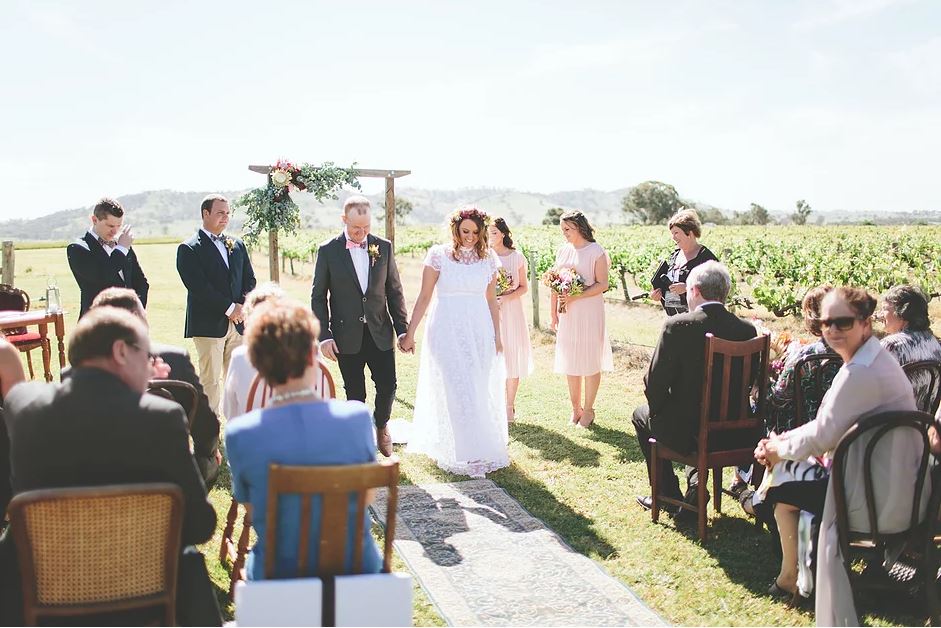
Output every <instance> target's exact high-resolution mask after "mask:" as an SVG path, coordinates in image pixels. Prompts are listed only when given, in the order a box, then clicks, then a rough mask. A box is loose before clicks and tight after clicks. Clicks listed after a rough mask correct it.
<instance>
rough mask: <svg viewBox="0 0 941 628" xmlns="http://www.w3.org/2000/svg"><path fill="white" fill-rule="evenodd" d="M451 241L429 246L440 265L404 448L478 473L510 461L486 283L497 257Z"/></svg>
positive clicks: (502, 374)
mask: <svg viewBox="0 0 941 628" xmlns="http://www.w3.org/2000/svg"><path fill="white" fill-rule="evenodd" d="M452 250H453V249H452V247H451V246H450V245H438V246H435V247H432V248H431V250H430V251H428V256H427V257H426V258H425V265H426V266H431V267H432V268H434V269H435V270H437V271H438V272H439V275H438V283H437V284H436V286H435V293H436V296H435V298H434V300H433V302H432V304H431V307H430V311H429V314H428V319H427V322H426V325H425V337H424V342H423V345H422V347H421V360H420V366H419V371H418V392H417V395H416V397H415V418H414V420H413V424H412V430H411V437H410V442H409V447H408V451H410V452H416V453H422V454H426V455H428V456H429V457H431V458H433V459H434V460H435V462H437V464H438V466H439V467H441V468H442V469H444V470H445V471H449V472H451V473H456V474H458V475H469V476H470V477H476V478H482V477H484V474H485V473H488V472H490V471H495V470H496V469H500V468H502V467H505V466H508V465H509V464H510V459H509V454H508V453H507V420H506V390H505V378H506V365H505V364H504V360H503V356H498V355H497V352H496V346H495V345H494V335H493V321H492V319H491V317H490V309H489V308H488V306H487V296H486V290H487V286H488V285H489V284H490V280H491V279H492V278H493V275H494V273H496V272H497V270H498V269H499V268H500V262H499V260H498V259H497V257H496V256H495V255H494V254H493V253H492V252H491V253H490V256H489V257H487V258H485V259H483V260H479V259H477V256H476V254H474V253H473V251H462V252H461V255H460V261H455V260H454V259H453V257H452V256H451V251H452Z"/></svg>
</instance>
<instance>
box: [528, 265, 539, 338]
mask: <svg viewBox="0 0 941 628" xmlns="http://www.w3.org/2000/svg"><path fill="white" fill-rule="evenodd" d="M529 291H530V292H531V293H532V295H533V328H534V329H539V328H540V327H539V277H538V275H537V273H536V260H534V259H532V258H530V259H529Z"/></svg>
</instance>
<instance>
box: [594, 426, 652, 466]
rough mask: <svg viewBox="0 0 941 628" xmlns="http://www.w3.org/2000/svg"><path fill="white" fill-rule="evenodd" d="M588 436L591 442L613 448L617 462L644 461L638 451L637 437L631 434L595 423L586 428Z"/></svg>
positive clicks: (642, 455)
mask: <svg viewBox="0 0 941 628" xmlns="http://www.w3.org/2000/svg"><path fill="white" fill-rule="evenodd" d="M588 436H589V438H591V439H592V440H596V441H599V442H602V443H605V444H606V445H610V446H612V447H614V448H615V449H616V450H617V451H618V453H617V460H618V462H642V461H643V460H644V454H643V453H642V452H641V451H640V445H638V444H637V437H636V436H634V435H633V434H628V433H627V432H622V431H621V430H614V429H611V428H610V427H605V426H604V425H601V424H599V423H598V422H597V421H596V422H595V423H594V424H593V425H592V426H591V427H590V428H588Z"/></svg>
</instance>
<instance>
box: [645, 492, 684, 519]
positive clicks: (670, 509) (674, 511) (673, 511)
mask: <svg viewBox="0 0 941 628" xmlns="http://www.w3.org/2000/svg"><path fill="white" fill-rule="evenodd" d="M635 499H636V500H637V503H638V504H640V507H641V508H643V509H644V510H652V509H653V497H651V496H650V495H638V496H637V497H635ZM660 512H664V513H666V514H668V515H670V516H671V517H676V516H678V515H681V514H682V513H683V512H685V511H684V510H683V509H681V508H677V507H676V506H674V505H672V504H663V505H662V506H660Z"/></svg>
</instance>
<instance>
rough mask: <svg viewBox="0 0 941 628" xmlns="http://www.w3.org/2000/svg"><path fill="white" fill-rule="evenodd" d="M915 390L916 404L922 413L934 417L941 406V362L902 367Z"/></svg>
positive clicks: (915, 363) (930, 361) (927, 361)
mask: <svg viewBox="0 0 941 628" xmlns="http://www.w3.org/2000/svg"><path fill="white" fill-rule="evenodd" d="M902 370H903V371H905V374H906V375H907V376H908V379H909V381H910V382H911V383H912V387H913V388H914V389H915V402H916V403H917V404H918V409H919V410H921V411H922V412H927V413H928V414H930V415H932V416H934V415H935V414H936V413H937V412H938V406H939V405H941V362H939V361H938V360H922V361H920V362H909V363H908V364H905V365H904V366H902Z"/></svg>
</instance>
